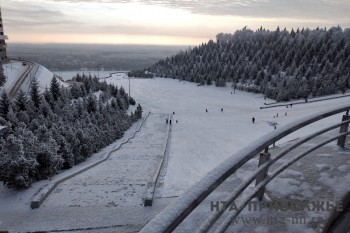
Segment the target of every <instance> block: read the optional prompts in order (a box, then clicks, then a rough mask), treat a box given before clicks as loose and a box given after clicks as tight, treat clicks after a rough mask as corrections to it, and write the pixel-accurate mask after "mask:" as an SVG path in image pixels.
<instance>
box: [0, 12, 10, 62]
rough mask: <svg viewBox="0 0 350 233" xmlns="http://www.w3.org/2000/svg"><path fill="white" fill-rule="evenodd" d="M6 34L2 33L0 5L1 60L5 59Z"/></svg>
mask: <svg viewBox="0 0 350 233" xmlns="http://www.w3.org/2000/svg"><path fill="white" fill-rule="evenodd" d="M7 39H8V38H7V36H6V35H5V34H4V27H3V21H2V16H1V7H0V59H1V61H6V60H7V52H6V42H5V40H7Z"/></svg>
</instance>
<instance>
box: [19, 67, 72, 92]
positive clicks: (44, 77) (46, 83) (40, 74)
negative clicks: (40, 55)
mask: <svg viewBox="0 0 350 233" xmlns="http://www.w3.org/2000/svg"><path fill="white" fill-rule="evenodd" d="M35 65H36V66H35V67H34V68H33V70H32V72H31V75H30V78H28V79H26V80H25V81H24V83H23V85H22V90H24V91H28V90H29V88H30V81H31V78H32V77H36V79H37V80H38V82H39V88H40V90H41V91H44V90H45V88H46V87H50V82H51V79H52V78H53V76H54V74H53V73H52V72H51V71H50V70H48V69H47V68H46V67H44V66H42V65H40V64H37V63H35ZM58 82H59V83H60V85H61V86H64V87H66V86H67V85H66V84H65V83H64V82H62V81H61V80H59V79H58Z"/></svg>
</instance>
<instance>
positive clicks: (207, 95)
mask: <svg viewBox="0 0 350 233" xmlns="http://www.w3.org/2000/svg"><path fill="white" fill-rule="evenodd" d="M107 81H108V82H112V83H115V84H117V85H123V86H124V87H125V88H127V87H128V80H127V79H120V78H117V77H115V78H110V79H107ZM231 91H232V89H231V88H229V87H226V88H217V87H214V86H201V87H197V85H196V84H195V83H189V82H179V81H178V80H172V79H151V80H150V79H147V80H145V79H132V80H131V96H132V97H133V98H135V100H136V101H138V102H140V103H141V105H142V106H143V108H144V109H145V111H152V112H175V115H174V120H178V121H179V123H178V124H174V125H173V128H172V140H171V142H170V143H171V145H170V147H171V150H170V157H169V164H168V167H167V173H166V175H165V179H164V182H165V183H164V189H163V197H167V196H179V195H181V194H182V193H183V191H184V190H186V189H187V188H189V187H190V186H192V185H193V184H194V183H195V182H196V181H198V180H199V179H200V178H201V177H203V176H204V175H205V174H206V173H207V172H208V171H210V170H211V169H213V168H214V167H216V166H217V165H218V164H220V163H221V162H223V161H224V160H225V159H226V158H228V157H229V156H231V155H232V154H234V153H235V152H237V151H238V150H239V149H242V148H243V147H245V146H247V145H249V143H251V142H252V141H254V140H255V139H258V138H260V137H262V136H264V135H265V134H267V133H269V132H271V131H273V130H274V128H273V127H271V126H269V124H268V123H267V121H270V122H276V123H278V125H277V127H279V126H282V125H285V124H288V123H289V122H292V121H294V120H296V119H298V118H300V117H303V116H305V115H307V114H312V113H315V112H317V111H320V110H324V109H327V108H328V107H329V106H334V105H336V104H344V103H348V102H349V101H350V97H348V98H342V99H335V100H329V101H324V102H317V103H310V104H305V105H299V106H293V107H292V108H288V109H286V108H273V109H264V110H261V109H259V107H260V106H264V102H267V101H269V100H264V98H263V96H262V95H261V94H253V93H247V92H241V91H236V94H231ZM270 101H271V100H270ZM221 108H223V109H224V111H223V112H221V111H220V110H221ZM205 109H208V113H206V112H205ZM286 112H287V116H285V113H286ZM277 113H278V115H279V117H278V118H277V117H276V118H274V116H276V115H277ZM252 117H255V119H256V122H255V124H252V122H251V118H252ZM340 119H341V117H340V116H334V117H331V118H329V119H326V120H322V121H320V122H317V123H314V124H312V125H310V126H308V127H306V128H305V129H302V130H300V131H297V132H295V133H293V134H291V135H290V136H288V137H286V138H285V139H284V140H283V141H281V142H280V143H282V142H285V141H288V140H292V139H295V138H297V137H300V136H301V135H304V134H305V133H307V132H309V131H311V130H315V129H316V128H319V127H322V126H326V125H329V124H331V123H332V122H339V121H340Z"/></svg>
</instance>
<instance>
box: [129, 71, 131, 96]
mask: <svg viewBox="0 0 350 233" xmlns="http://www.w3.org/2000/svg"><path fill="white" fill-rule="evenodd" d="M128 77H129V98H130V97H131V95H130V76H129V74H128Z"/></svg>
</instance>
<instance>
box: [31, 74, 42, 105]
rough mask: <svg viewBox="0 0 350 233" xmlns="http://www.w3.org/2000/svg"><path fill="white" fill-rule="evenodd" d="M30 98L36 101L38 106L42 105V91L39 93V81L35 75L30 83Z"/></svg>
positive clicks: (35, 103)
mask: <svg viewBox="0 0 350 233" xmlns="http://www.w3.org/2000/svg"><path fill="white" fill-rule="evenodd" d="M30 98H31V100H32V101H33V103H34V106H35V107H36V108H39V105H40V93H39V82H38V80H37V79H36V77H34V78H33V79H32V81H31V83H30Z"/></svg>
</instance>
